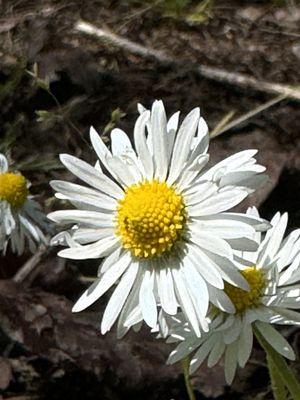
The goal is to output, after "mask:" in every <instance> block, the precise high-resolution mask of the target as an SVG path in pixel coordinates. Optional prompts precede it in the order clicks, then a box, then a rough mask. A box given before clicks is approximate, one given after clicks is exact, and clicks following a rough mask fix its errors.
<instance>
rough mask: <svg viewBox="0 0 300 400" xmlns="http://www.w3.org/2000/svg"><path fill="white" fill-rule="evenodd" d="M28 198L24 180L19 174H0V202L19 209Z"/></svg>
mask: <svg viewBox="0 0 300 400" xmlns="http://www.w3.org/2000/svg"><path fill="white" fill-rule="evenodd" d="M27 196H28V189H27V185H26V179H25V178H24V176H23V175H21V174H14V173H12V172H7V173H5V174H0V200H6V201H7V202H8V203H9V204H10V205H11V206H12V207H14V208H19V207H21V206H22V205H23V204H24V203H25V201H26V199H27Z"/></svg>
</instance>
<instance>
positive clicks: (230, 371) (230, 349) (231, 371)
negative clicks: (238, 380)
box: [224, 342, 237, 385]
mask: <svg viewBox="0 0 300 400" xmlns="http://www.w3.org/2000/svg"><path fill="white" fill-rule="evenodd" d="M236 347H237V346H236V343H235V342H233V343H231V344H230V345H228V346H227V347H226V351H225V365H224V370H225V379H226V382H227V383H228V384H229V385H231V383H232V381H233V379H234V376H235V372H236V368H237V348H236Z"/></svg>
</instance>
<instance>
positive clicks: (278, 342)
mask: <svg viewBox="0 0 300 400" xmlns="http://www.w3.org/2000/svg"><path fill="white" fill-rule="evenodd" d="M255 326H256V327H257V329H258V330H259V332H260V333H261V335H262V336H263V337H264V339H265V340H266V341H267V342H268V343H269V344H270V345H271V346H272V347H273V349H275V350H276V351H277V352H278V353H279V354H281V355H283V356H284V357H286V358H288V359H289V360H295V358H296V357H295V353H294V350H293V349H292V347H291V346H290V345H289V343H288V342H287V341H286V340H285V338H284V337H283V336H282V335H281V334H280V333H279V332H277V330H276V329H274V328H273V326H272V325H270V324H268V323H265V322H261V321H256V322H255Z"/></svg>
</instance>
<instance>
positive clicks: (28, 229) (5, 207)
mask: <svg viewBox="0 0 300 400" xmlns="http://www.w3.org/2000/svg"><path fill="white" fill-rule="evenodd" d="M28 187H29V184H28V182H27V181H26V179H25V177H24V176H23V175H21V174H20V173H19V172H12V171H9V169H8V161H7V158H6V157H5V156H4V155H3V154H0V251H2V252H3V253H5V251H6V249H7V245H8V243H9V242H10V247H11V250H12V251H13V252H16V253H18V254H19V255H20V254H22V253H23V251H24V247H25V243H26V241H27V242H28V244H29V248H30V250H31V251H32V252H34V251H35V249H36V246H37V245H38V244H41V243H44V244H46V243H47V239H46V237H45V235H44V233H43V232H42V229H47V227H48V226H49V222H47V220H46V216H45V215H44V214H43V213H42V211H41V209H40V206H39V204H38V203H36V202H35V201H34V200H33V199H32V196H31V195H30V193H29V188H28Z"/></svg>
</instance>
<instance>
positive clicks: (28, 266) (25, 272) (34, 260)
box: [13, 246, 46, 283]
mask: <svg viewBox="0 0 300 400" xmlns="http://www.w3.org/2000/svg"><path fill="white" fill-rule="evenodd" d="M45 252H46V248H45V246H41V247H40V248H39V249H38V250H37V252H36V253H35V254H34V255H33V256H32V257H31V258H30V259H29V260H28V261H26V263H25V264H23V265H22V267H21V268H20V269H19V271H18V272H17V273H16V275H15V276H14V277H13V281H14V282H17V283H21V282H23V281H24V280H25V279H26V278H27V277H28V276H29V275H30V274H31V273H32V271H33V270H34V269H35V268H36V266H37V265H38V263H39V262H40V261H41V259H42V257H43V255H44V254H45Z"/></svg>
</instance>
